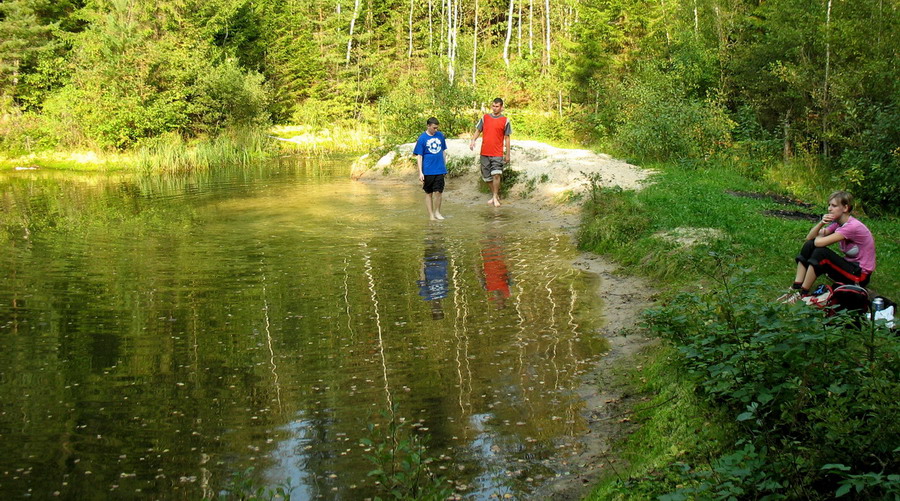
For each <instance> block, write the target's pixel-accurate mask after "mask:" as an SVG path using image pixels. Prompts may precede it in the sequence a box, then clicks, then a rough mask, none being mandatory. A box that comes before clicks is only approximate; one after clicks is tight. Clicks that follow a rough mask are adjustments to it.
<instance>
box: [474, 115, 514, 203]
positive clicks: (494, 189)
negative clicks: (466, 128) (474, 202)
mask: <svg viewBox="0 0 900 501" xmlns="http://www.w3.org/2000/svg"><path fill="white" fill-rule="evenodd" d="M511 134H512V125H510V123H509V118H508V117H506V116H504V115H503V100H502V99H500V98H499V97H498V98H496V99H494V101H493V102H492V103H491V113H490V114H486V115H484V116H483V117H481V120H479V121H478V124H476V125H475V135H474V136H472V142H471V143H469V149H471V150H473V151H474V150H475V140H476V139H478V136H482V140H481V179H483V180H484V182H485V183H489V184H490V185H491V195H492V196H491V199H490V200H488V202H487V203H488V205H493V206H494V207H500V176H501V175H502V174H503V167H505V166H506V165H507V164H509V136H510V135H511Z"/></svg>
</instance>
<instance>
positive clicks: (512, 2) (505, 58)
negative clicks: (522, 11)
mask: <svg viewBox="0 0 900 501" xmlns="http://www.w3.org/2000/svg"><path fill="white" fill-rule="evenodd" d="M548 1H549V0H548ZM513 7H515V0H509V12H508V13H507V14H506V42H504V44H503V61H504V62H505V63H506V67H507V68H509V42H510V40H512V29H513Z"/></svg>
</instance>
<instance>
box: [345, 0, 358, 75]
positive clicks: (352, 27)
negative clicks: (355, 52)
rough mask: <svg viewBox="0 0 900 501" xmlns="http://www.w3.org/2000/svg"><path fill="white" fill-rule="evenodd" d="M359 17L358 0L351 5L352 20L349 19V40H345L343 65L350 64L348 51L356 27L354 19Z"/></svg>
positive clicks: (351, 44)
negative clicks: (345, 50) (345, 55)
mask: <svg viewBox="0 0 900 501" xmlns="http://www.w3.org/2000/svg"><path fill="white" fill-rule="evenodd" d="M357 16H359V0H356V3H354V4H353V18H352V19H350V39H349V40H347V57H346V59H345V60H344V62H345V63H347V64H350V50H351V49H352V48H353V29H354V28H355V27H356V18H357Z"/></svg>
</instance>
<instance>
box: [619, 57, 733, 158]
mask: <svg viewBox="0 0 900 501" xmlns="http://www.w3.org/2000/svg"><path fill="white" fill-rule="evenodd" d="M684 78H696V77H690V76H685V75H681V74H677V73H666V72H661V71H658V70H656V69H649V70H648V71H647V72H645V73H644V77H643V78H642V79H640V80H639V81H636V82H635V83H634V84H633V85H631V86H630V87H628V88H627V90H626V92H625V103H624V104H623V116H622V119H623V123H622V125H621V126H620V127H619V128H618V134H617V135H616V141H617V143H618V144H619V145H620V147H621V148H622V149H623V150H625V151H628V152H631V153H632V154H635V155H640V156H643V157H646V158H651V159H662V160H666V159H671V158H697V157H706V156H709V155H711V154H713V153H715V152H717V151H719V150H721V149H722V148H724V147H725V146H727V145H728V144H729V143H730V141H731V130H732V128H733V127H734V122H732V120H731V119H730V118H729V117H728V115H727V113H726V111H725V110H724V109H723V108H722V107H721V106H720V105H718V104H717V103H716V102H715V101H713V100H710V99H702V98H698V97H691V96H690V95H689V94H690V93H691V87H690V86H687V85H685V84H684V82H683V79H684Z"/></svg>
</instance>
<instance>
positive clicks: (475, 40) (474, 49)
mask: <svg viewBox="0 0 900 501" xmlns="http://www.w3.org/2000/svg"><path fill="white" fill-rule="evenodd" d="M477 71H478V0H475V28H474V31H472V87H474V86H475V74H476V73H477Z"/></svg>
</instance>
